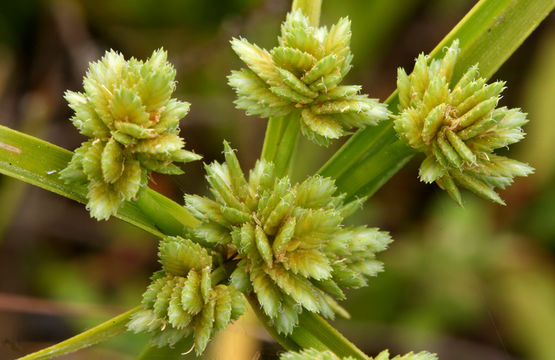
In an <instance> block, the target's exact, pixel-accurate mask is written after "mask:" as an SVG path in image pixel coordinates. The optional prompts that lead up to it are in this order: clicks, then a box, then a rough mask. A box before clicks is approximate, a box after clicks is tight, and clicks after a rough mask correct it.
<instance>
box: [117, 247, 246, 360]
mask: <svg viewBox="0 0 555 360" xmlns="http://www.w3.org/2000/svg"><path fill="white" fill-rule="evenodd" d="M158 256H159V258H160V263H161V264H162V266H163V269H162V270H160V271H158V272H156V273H155V274H154V275H153V277H152V283H151V284H150V285H149V286H148V288H147V290H146V292H145V293H144V294H143V301H142V307H143V309H142V310H141V311H139V312H137V313H136V314H135V315H133V317H132V319H131V321H130V322H129V324H128V328H129V329H130V330H132V331H134V332H148V333H152V335H153V337H152V340H151V341H152V342H153V343H154V344H155V345H157V346H165V345H169V346H172V345H173V344H175V343H176V342H177V341H179V340H181V339H183V338H185V337H188V336H190V335H192V336H193V338H194V347H195V351H196V352H197V354H201V353H202V352H203V351H204V349H205V348H206V345H207V344H208V342H209V340H210V339H211V338H212V336H213V335H214V332H216V331H218V330H222V329H224V328H225V327H226V326H227V324H228V323H229V322H230V321H232V320H236V319H237V318H239V316H240V315H241V314H243V312H244V311H245V308H246V301H245V299H244V297H243V295H242V294H241V293H240V292H239V291H237V289H235V288H234V287H233V286H229V285H224V284H214V283H213V279H212V277H213V272H212V256H211V255H210V254H209V253H208V251H207V250H206V249H205V248H203V247H202V246H200V245H198V244H196V243H193V242H192V241H191V240H188V239H183V238H180V237H168V238H166V239H165V240H163V241H161V242H160V248H159V253H158Z"/></svg>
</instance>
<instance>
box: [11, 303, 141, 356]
mask: <svg viewBox="0 0 555 360" xmlns="http://www.w3.org/2000/svg"><path fill="white" fill-rule="evenodd" d="M140 309H141V307H140V306H137V307H135V308H133V309H131V310H129V311H127V312H125V313H123V314H121V315H118V316H116V317H115V318H112V319H110V320H108V321H106V322H104V323H102V324H100V325H98V326H96V327H94V328H92V329H89V330H87V331H85V332H82V333H80V334H79V335H75V336H74V337H72V338H69V339H67V340H65V341H62V342H60V343H58V344H56V345H53V346H50V347H47V348H46V349H42V350H40V351H37V352H34V353H32V354H29V355H26V356H24V357H21V358H19V359H18V360H41V359H52V358H54V357H56V356H61V355H65V354H69V353H71V352H74V351H77V350H80V349H83V348H86V347H89V346H91V345H94V344H97V343H99V342H101V341H105V340H108V339H110V338H112V337H114V336H116V335H119V334H121V333H123V332H124V331H125V330H127V323H128V322H129V319H130V318H131V316H132V315H133V314H134V313H136V312H137V311H139V310H140Z"/></svg>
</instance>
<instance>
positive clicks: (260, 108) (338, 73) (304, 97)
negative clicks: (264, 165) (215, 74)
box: [229, 10, 389, 145]
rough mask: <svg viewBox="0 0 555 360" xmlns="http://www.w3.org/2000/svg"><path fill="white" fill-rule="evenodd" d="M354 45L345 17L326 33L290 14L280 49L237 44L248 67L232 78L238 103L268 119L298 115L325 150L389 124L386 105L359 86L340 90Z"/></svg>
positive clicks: (306, 132)
mask: <svg viewBox="0 0 555 360" xmlns="http://www.w3.org/2000/svg"><path fill="white" fill-rule="evenodd" d="M350 40H351V24H350V21H349V20H348V19H347V18H342V19H340V20H339V22H338V23H337V24H335V25H333V26H331V28H330V29H329V30H328V29H327V28H326V27H319V28H317V27H313V26H310V24H309V21H308V19H307V18H306V17H305V16H304V15H303V14H302V12H301V11H300V10H297V11H293V12H291V13H289V14H288V15H287V18H286V20H285V22H284V23H283V24H282V26H281V36H280V37H279V46H277V47H275V48H273V49H272V50H270V51H267V50H265V49H261V48H259V47H258V46H256V45H253V44H250V43H249V42H248V41H247V40H245V39H233V40H232V41H231V46H232V48H233V50H234V51H235V52H236V53H237V55H238V56H239V57H240V58H241V60H243V62H244V63H245V64H246V65H247V67H248V68H247V69H242V70H240V71H233V72H232V74H231V75H230V76H229V85H230V86H231V87H233V88H234V89H235V91H236V93H237V97H238V98H237V100H236V101H235V104H236V105H237V107H238V108H239V109H243V110H246V112H247V114H248V115H257V116H261V117H264V118H270V117H277V116H284V115H287V114H290V113H292V112H297V113H298V117H299V118H300V121H301V131H302V132H303V134H304V135H305V136H307V137H308V138H309V139H310V140H312V141H314V142H316V143H318V144H321V145H328V144H329V143H330V141H331V140H332V139H337V138H339V137H340V136H343V135H344V134H346V130H348V129H350V128H353V127H355V128H360V127H364V126H367V125H373V124H376V123H377V122H378V121H380V120H383V119H386V118H387V117H388V115H389V112H388V110H387V108H386V106H385V105H384V104H381V103H379V102H378V101H377V100H376V99H370V98H368V96H367V95H361V94H359V92H360V90H361V87H360V86H357V85H340V83H341V81H342V80H343V78H344V77H345V75H346V74H347V73H348V72H349V70H350V68H351V60H352V58H353V55H352V53H351V50H350V48H349V43H350Z"/></svg>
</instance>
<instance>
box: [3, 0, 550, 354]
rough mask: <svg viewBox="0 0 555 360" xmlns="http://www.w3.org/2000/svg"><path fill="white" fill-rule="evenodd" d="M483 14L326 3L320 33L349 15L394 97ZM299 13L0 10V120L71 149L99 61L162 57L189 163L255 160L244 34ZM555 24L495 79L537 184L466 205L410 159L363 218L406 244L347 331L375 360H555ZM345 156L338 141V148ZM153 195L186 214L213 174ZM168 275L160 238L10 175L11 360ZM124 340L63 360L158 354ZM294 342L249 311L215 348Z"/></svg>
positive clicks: (7, 338) (196, 4)
mask: <svg viewBox="0 0 555 360" xmlns="http://www.w3.org/2000/svg"><path fill="white" fill-rule="evenodd" d="M474 3H475V1H472V0H395V1H390V0H368V1H363V0H358V1H356V0H342V1H333V0H325V1H324V5H323V13H322V22H323V23H324V24H331V23H333V22H335V21H336V20H337V19H338V18H339V17H341V16H346V15H348V16H350V18H351V19H352V27H353V38H352V50H353V52H354V54H355V59H354V66H355V67H354V69H353V70H352V71H351V73H350V74H349V76H348V79H347V82H348V83H355V84H362V85H363V88H364V91H365V92H367V93H369V94H370V95H371V96H372V97H378V98H380V99H381V100H382V101H383V100H384V99H385V98H387V96H388V95H389V94H390V93H391V92H392V91H393V90H394V88H395V78H396V68H397V67H398V66H403V67H405V68H406V69H412V64H413V59H414V58H415V57H416V56H417V54H418V53H419V52H421V51H424V52H429V51H430V50H431V49H433V47H434V46H435V44H436V43H437V42H438V41H439V40H440V39H441V38H442V37H443V36H445V35H446V34H447V33H448V31H449V30H450V29H451V28H452V27H453V26H454V25H455V24H456V23H457V22H458V21H459V20H460V19H461V18H462V17H463V15H464V14H465V13H466V12H467V11H468V10H469V9H470V8H471V7H472V6H473V5H474ZM289 6H290V3H289V1H285V0H279V1H278V0H227V1H221V0H167V1H163V2H161V1H157V0H122V1H111V0H22V1H4V0H2V1H0V124H2V125H7V126H10V127H13V128H16V129H19V130H21V131H24V132H27V133H29V134H32V135H34V136H38V137H40V138H43V139H47V140H48V141H51V142H53V143H56V144H58V145H60V146H62V147H65V148H68V149H74V148H76V147H77V146H78V145H79V144H80V142H82V141H83V140H84V139H83V137H81V136H80V135H79V134H78V133H77V131H76V130H75V129H74V128H73V127H72V125H71V123H70V122H69V121H68V118H69V117H70V116H71V112H70V109H69V108H68V107H67V105H66V103H65V102H64V100H63V98H62V96H63V93H64V91H65V90H66V89H71V90H81V88H82V87H81V80H82V77H83V75H84V72H85V71H86V68H87V64H88V62H89V61H92V60H96V59H98V58H99V57H100V56H102V54H103V53H104V51H105V50H107V49H110V48H112V49H115V50H118V51H121V52H123V53H124V54H125V55H126V56H127V57H129V56H135V57H138V58H146V57H148V56H149V55H150V54H151V53H152V51H153V50H154V49H157V48H159V47H164V48H165V49H166V50H167V51H168V52H169V58H170V61H171V62H172V63H173V64H174V65H175V67H176V69H177V77H178V79H177V80H178V85H177V92H176V96H177V97H178V98H180V99H182V100H186V101H188V102H190V103H192V107H191V112H190V113H189V115H187V117H186V118H185V119H184V120H182V126H181V128H182V135H183V136H184V137H185V139H186V141H187V143H188V145H187V148H188V149H194V150H195V151H196V152H198V153H200V154H203V155H204V156H205V161H207V162H210V161H212V160H214V159H217V160H221V159H222V154H221V150H222V146H221V144H222V140H223V139H228V140H229V141H230V142H231V143H232V145H233V147H235V148H237V149H238V150H239V152H238V155H239V157H240V160H241V162H242V164H243V165H244V166H245V167H250V166H252V165H253V164H254V162H255V160H256V158H257V157H258V155H259V153H260V149H261V146H262V141H263V135H264V130H265V126H266V122H265V121H264V120H261V119H258V118H254V117H246V116H245V115H244V114H243V113H242V112H241V111H238V110H236V109H235V108H234V106H233V104H232V101H233V99H234V94H233V92H232V90H231V89H230V88H229V87H228V86H227V84H226V82H227V80H226V76H227V75H228V74H229V72H230V71H231V70H232V69H237V68H239V67H240V66H241V65H240V63H239V60H238V59H237V58H236V56H235V55H234V54H233V52H232V51H231V49H230V46H229V40H230V39H231V37H233V36H244V37H247V38H248V39H249V40H251V41H252V42H256V43H257V44H259V45H261V46H264V47H267V48H271V47H272V46H273V44H274V43H275V38H276V36H277V34H278V31H279V24H280V22H281V21H282V19H283V18H284V14H285V13H286V12H287V10H288V8H289ZM554 25H555V21H554V19H553V15H551V16H550V17H549V18H548V19H547V20H546V21H545V22H544V23H543V24H542V25H540V27H539V28H538V29H537V30H536V31H535V32H534V33H533V34H532V36H531V37H530V38H529V39H528V40H527V41H526V42H525V43H524V44H523V45H522V47H521V48H520V49H519V50H518V51H517V52H516V53H515V54H514V56H513V57H512V58H511V59H510V60H509V61H508V62H507V63H506V64H505V65H504V66H503V67H502V68H501V69H500V71H499V72H498V73H497V74H496V75H495V76H494V78H496V79H504V80H507V82H508V89H507V90H506V91H505V93H504V98H503V99H502V104H503V105H507V106H511V107H522V108H523V109H524V111H526V112H528V113H529V118H530V119H531V122H530V123H529V124H528V125H527V126H526V128H525V130H526V132H527V133H528V136H527V138H526V140H525V141H523V142H522V143H521V144H518V145H517V146H513V147H512V148H511V149H510V152H511V154H512V156H513V157H515V158H517V159H519V160H522V161H526V162H529V163H530V164H532V165H533V166H534V167H535V168H536V169H537V171H536V174H535V175H533V176H531V177H530V178H527V179H518V180H517V181H516V183H515V184H514V185H513V186H511V187H510V188H509V189H508V190H507V191H505V192H503V193H502V196H503V198H504V199H506V201H507V204H508V206H506V207H501V206H497V205H492V204H489V203H487V202H485V201H483V200H480V199H478V198H476V197H474V196H473V195H471V194H469V193H466V194H465V207H464V209H461V208H458V207H457V206H456V205H455V204H454V202H452V201H451V200H450V199H449V198H448V196H447V195H446V194H445V193H443V192H441V191H440V190H439V189H438V188H437V187H436V186H434V185H425V184H422V183H419V181H418V179H417V166H418V163H419V161H417V160H413V161H412V162H411V163H410V164H409V165H408V166H406V167H405V168H404V169H403V170H402V171H401V172H400V173H398V174H397V175H396V176H395V177H394V178H393V179H392V180H391V181H390V182H389V183H388V184H387V185H385V186H384V187H383V188H382V189H381V190H380V191H379V192H378V193H377V194H376V195H375V196H374V197H373V198H372V199H371V200H370V201H369V202H368V204H367V205H366V207H365V209H364V211H361V212H360V213H359V214H357V216H356V219H354V220H353V221H355V222H357V223H366V224H370V225H371V226H379V227H380V228H382V229H384V230H387V231H389V232H391V234H392V236H393V237H394V239H395V242H394V243H393V244H392V245H391V247H390V249H389V250H388V251H387V252H385V253H383V255H382V256H381V259H382V260H383V261H384V262H385V272H384V273H382V274H381V275H380V276H379V277H378V278H376V279H375V280H374V281H372V282H371V285H370V287H369V288H367V289H363V290H358V291H353V292H351V293H350V294H349V296H348V298H349V300H348V301H347V302H345V304H344V306H345V307H346V308H347V309H348V310H349V311H350V312H351V314H352V319H351V320H349V321H345V320H344V321H336V322H335V325H336V326H337V327H338V328H340V329H341V330H342V331H343V332H344V333H345V334H346V335H347V336H348V337H349V338H350V339H352V340H353V341H354V342H355V343H356V344H357V345H359V346H360V347H361V348H362V349H364V350H365V351H366V352H367V353H369V354H376V353H377V352H379V351H380V350H382V349H385V348H389V349H390V350H391V352H392V353H405V352H407V351H409V350H424V349H426V350H430V351H433V352H437V353H438V354H439V355H440V357H441V359H442V360H466V359H491V360H516V359H530V360H553V359H555V181H554V180H555V157H554V156H553V154H554V153H555V141H553V137H554V136H555V119H554V117H553V104H554V100H555V95H554V94H555V66H554V65H555V26H554ZM337 145H339V144H337ZM337 145H336V146H331V147H330V148H328V149H322V148H317V147H315V146H314V145H311V144H309V143H307V142H306V141H304V139H303V141H301V144H300V149H299V151H298V153H297V163H296V169H295V173H294V175H293V177H294V178H295V179H302V178H303V177H304V176H306V175H307V174H309V173H311V172H313V171H315V170H316V169H318V168H319V167H320V166H321V165H322V164H323V163H324V162H325V160H326V159H327V158H329V156H330V154H332V153H333V151H334V150H335V149H336V148H337ZM185 170H186V172H187V173H186V174H185V175H183V176H178V177H172V178H168V177H162V176H155V177H154V178H153V181H152V184H151V186H152V187H154V188H155V189H157V190H158V191H160V192H162V193H164V194H166V195H167V196H170V197H172V198H174V199H176V200H177V201H179V202H182V194H183V193H184V192H192V193H205V192H206V185H205V182H204V179H203V174H202V169H201V164H200V163H192V164H187V165H186V166H185ZM157 268H158V265H157V263H156V239H154V238H153V237H152V236H150V235H149V234H146V233H144V232H142V231H141V230H138V229H135V228H133V227H131V226H130V225H128V224H126V223H123V222H121V221H119V220H116V219H114V220H110V221H108V222H100V223H99V222H96V221H95V220H93V219H91V218H89V216H88V213H87V212H86V211H85V209H84V207H83V206H82V205H79V204H77V203H75V202H72V201H70V200H67V199H64V198H60V197H59V196H57V195H55V194H51V193H48V192H46V191H44V190H41V189H38V188H34V187H31V186H29V185H26V184H23V183H20V182H17V181H14V180H12V179H9V178H6V177H4V176H1V175H0V359H2V360H3V359H12V358H15V357H17V356H21V355H23V354H25V353H28V352H30V351H34V350H37V349H39V348H41V347H44V346H47V345H50V344H52V343H54V342H57V341H60V340H62V339H64V338H67V337H69V336H71V335H73V334H76V333H77V332H79V331H81V330H83V329H85V328H87V327H90V326H93V325H95V324H98V323H100V322H101V321H103V320H106V319H108V318H109V317H111V316H114V315H115V314H118V313H119V312H122V311H124V310H125V309H127V308H129V307H132V306H134V305H136V304H137V303H138V302H139V299H140V296H141V293H142V292H143V290H144V288H145V286H146V285H147V284H148V278H149V276H150V274H151V273H152V272H153V271H154V270H156V269H157ZM146 341H147V338H145V337H144V336H139V335H133V334H126V335H123V336H120V337H118V338H116V339H114V340H111V341H109V342H107V343H105V344H102V345H101V346H96V347H93V348H90V349H87V350H84V351H81V352H79V353H76V354H72V355H69V356H66V357H64V358H63V359H132V358H133V357H134V356H135V355H136V354H138V353H139V352H140V351H141V349H142V348H143V346H144V344H145V343H146ZM280 351H281V350H280V348H279V346H277V345H276V344H274V343H273V342H272V340H271V338H269V336H268V335H267V334H266V333H265V332H264V330H263V329H262V328H261V327H260V326H258V325H257V324H256V321H255V320H254V319H253V317H252V316H249V315H247V316H246V317H245V318H244V319H242V320H241V321H240V322H239V323H238V324H236V325H235V326H233V327H231V328H230V329H229V330H228V331H226V332H225V333H223V334H221V335H219V336H218V338H217V341H216V342H215V343H214V344H213V346H212V348H211V349H210V351H209V352H208V354H207V356H206V358H209V359H218V360H224V359H226V360H228V359H229V360H231V359H235V360H250V359H256V358H257V357H260V358H261V359H277V354H278V353H279V352H280Z"/></svg>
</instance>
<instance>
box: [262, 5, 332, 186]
mask: <svg viewBox="0 0 555 360" xmlns="http://www.w3.org/2000/svg"><path fill="white" fill-rule="evenodd" d="M321 7H322V0H293V4H292V6H291V10H301V11H302V12H303V14H304V15H305V16H307V17H308V19H309V21H310V24H311V25H312V26H314V27H317V26H318V24H319V23H320V9H321ZM299 116H300V115H299V113H298V112H296V111H295V112H292V113H290V114H288V115H286V116H282V117H277V118H270V120H269V121H268V127H267V128H266V135H265V137H264V145H263V147H262V155H261V158H262V159H264V160H266V161H271V162H273V163H274V164H275V166H276V175H277V176H279V177H282V176H284V175H287V174H288V173H289V172H290V170H291V167H292V163H293V158H294V154H295V151H296V149H297V144H298V142H299V131H300V126H301V124H300V119H299Z"/></svg>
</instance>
